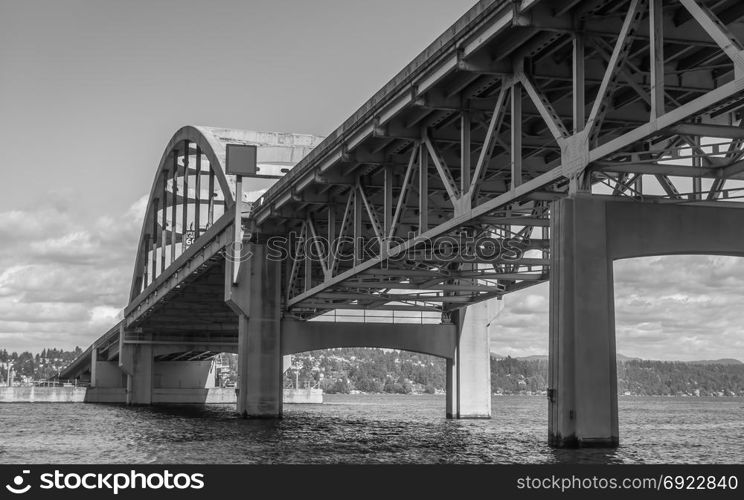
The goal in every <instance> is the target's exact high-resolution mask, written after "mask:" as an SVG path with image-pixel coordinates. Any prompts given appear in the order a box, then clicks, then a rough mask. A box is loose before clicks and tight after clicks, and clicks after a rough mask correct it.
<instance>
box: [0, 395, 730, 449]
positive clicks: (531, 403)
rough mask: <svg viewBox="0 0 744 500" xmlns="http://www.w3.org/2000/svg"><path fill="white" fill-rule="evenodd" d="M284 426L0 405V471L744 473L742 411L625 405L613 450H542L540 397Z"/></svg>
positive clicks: (121, 409)
mask: <svg viewBox="0 0 744 500" xmlns="http://www.w3.org/2000/svg"><path fill="white" fill-rule="evenodd" d="M325 398H326V403H325V404H323V405H286V406H285V417H284V418H283V419H282V420H279V421H271V420H244V419H241V418H238V417H237V416H236V415H235V413H234V407H233V406H231V405H223V406H217V405H214V406H154V407H126V406H115V405H86V404H43V403H36V404H31V403H20V404H2V405H0V463H551V462H552V463H554V462H570V463H579V462H586V463H742V462H744V460H743V458H744V449H743V447H742V443H743V442H744V400H742V399H736V398H712V399H704V398H695V399H692V398H635V397H632V398H627V397H625V398H620V441H621V446H620V447H619V448H618V449H616V450H554V449H551V448H550V447H548V446H547V444H546V441H547V421H548V420H547V418H548V417H547V403H546V401H545V399H544V398H541V397H526V396H504V397H494V398H493V418H492V419H491V420H446V419H445V418H444V397H443V396H394V395H379V396H378V395H356V396H340V395H326V397H325Z"/></svg>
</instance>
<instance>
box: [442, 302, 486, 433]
mask: <svg viewBox="0 0 744 500" xmlns="http://www.w3.org/2000/svg"><path fill="white" fill-rule="evenodd" d="M456 316H457V317H456V324H457V327H458V332H457V346H456V348H455V353H454V356H453V357H452V358H451V359H447V403H446V404H447V418H491V354H490V346H489V335H488V321H489V317H488V303H487V302H481V303H478V304H474V305H472V306H468V307H463V308H462V309H460V310H459V311H458V312H457V314H456Z"/></svg>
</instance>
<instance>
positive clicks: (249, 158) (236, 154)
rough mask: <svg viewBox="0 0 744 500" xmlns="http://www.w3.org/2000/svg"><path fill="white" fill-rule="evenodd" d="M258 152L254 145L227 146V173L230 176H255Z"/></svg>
mask: <svg viewBox="0 0 744 500" xmlns="http://www.w3.org/2000/svg"><path fill="white" fill-rule="evenodd" d="M257 150H258V148H257V147H256V146H254V145H247V144H227V146H226V155H225V156H226V158H225V171H226V173H228V174H230V175H242V176H246V177H250V176H255V175H256V173H257V163H256V157H257Z"/></svg>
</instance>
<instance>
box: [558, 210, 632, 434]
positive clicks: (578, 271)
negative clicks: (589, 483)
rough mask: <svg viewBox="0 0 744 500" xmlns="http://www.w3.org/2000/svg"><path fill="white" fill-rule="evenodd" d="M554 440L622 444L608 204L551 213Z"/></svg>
mask: <svg viewBox="0 0 744 500" xmlns="http://www.w3.org/2000/svg"><path fill="white" fill-rule="evenodd" d="M551 237H552V239H551V278H550V368H549V382H548V383H549V387H550V389H549V394H548V398H549V443H550V445H551V446H555V447H589V446H597V447H612V446H617V445H618V440H619V431H618V418H617V371H616V358H615V356H616V351H615V313H614V294H613V279H612V259H611V258H610V257H609V253H608V241H607V228H606V214H605V203H604V202H603V201H597V200H593V199H591V198H579V197H577V198H566V199H563V200H560V201H557V202H555V203H554V204H553V207H552V211H551Z"/></svg>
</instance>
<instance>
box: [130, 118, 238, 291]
mask: <svg viewBox="0 0 744 500" xmlns="http://www.w3.org/2000/svg"><path fill="white" fill-rule="evenodd" d="M218 130H223V129H214V128H211V127H201V126H192V125H187V126H185V127H182V128H180V129H179V130H178V131H176V133H175V134H173V137H171V139H170V140H169V141H168V144H167V145H166V147H165V150H164V151H163V155H162V156H161V158H160V162H159V163H158V167H157V170H156V172H155V178H154V179H153V182H152V188H151V189H150V195H149V198H148V201H147V211H146V212H145V217H144V221H143V224H142V230H141V231H140V238H139V242H138V244H137V256H136V258H135V264H134V271H133V273H132V284H131V288H130V294H129V295H130V300H132V299H134V298H135V297H136V296H137V295H139V293H140V292H141V290H140V288H141V287H142V279H143V275H144V268H145V266H146V265H147V264H146V263H145V262H144V258H145V256H146V255H147V252H148V251H149V249H145V245H146V244H147V242H148V241H149V238H151V237H152V236H153V235H152V233H153V231H152V230H153V224H152V222H153V217H156V216H157V213H158V211H159V210H160V207H159V206H160V205H163V206H165V203H163V201H162V200H161V198H162V197H163V193H164V191H165V189H164V188H163V185H162V181H163V175H164V173H165V174H167V173H168V172H170V171H171V169H172V168H173V157H174V156H173V155H177V156H178V155H182V154H183V151H187V152H188V153H189V156H190V155H191V145H193V146H195V148H196V151H195V153H194V154H197V153H198V154H200V155H204V156H205V157H206V159H207V161H208V162H209V169H210V171H212V172H214V177H215V181H216V184H215V186H217V185H219V188H220V190H221V191H222V194H223V197H224V204H225V209H227V208H229V207H231V206H232V205H234V203H235V199H234V194H233V191H234V189H235V188H234V185H232V186H231V183H230V182H229V180H228V178H227V175H226V174H225V170H224V162H225V149H226V144H227V142H236V141H235V140H234V139H233V138H231V137H229V136H230V135H236V134H227V136H228V137H224V134H223V136H222V137H220V136H218V135H217V134H216V133H215V132H216V131H218ZM223 132H224V130H223ZM227 132H233V131H227ZM234 132H235V133H237V132H239V131H234ZM165 181H166V182H167V179H165ZM170 194H171V196H173V192H172V191H171V192H170ZM186 195H187V196H186V202H188V193H186ZM156 201H157V203H156ZM165 202H166V203H167V199H166V200H165ZM169 206H170V205H169ZM156 223H157V222H156ZM163 231H165V228H164V227H161V232H163ZM155 237H156V238H157V235H155ZM161 272H162V270H161ZM153 274H154V272H153Z"/></svg>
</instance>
